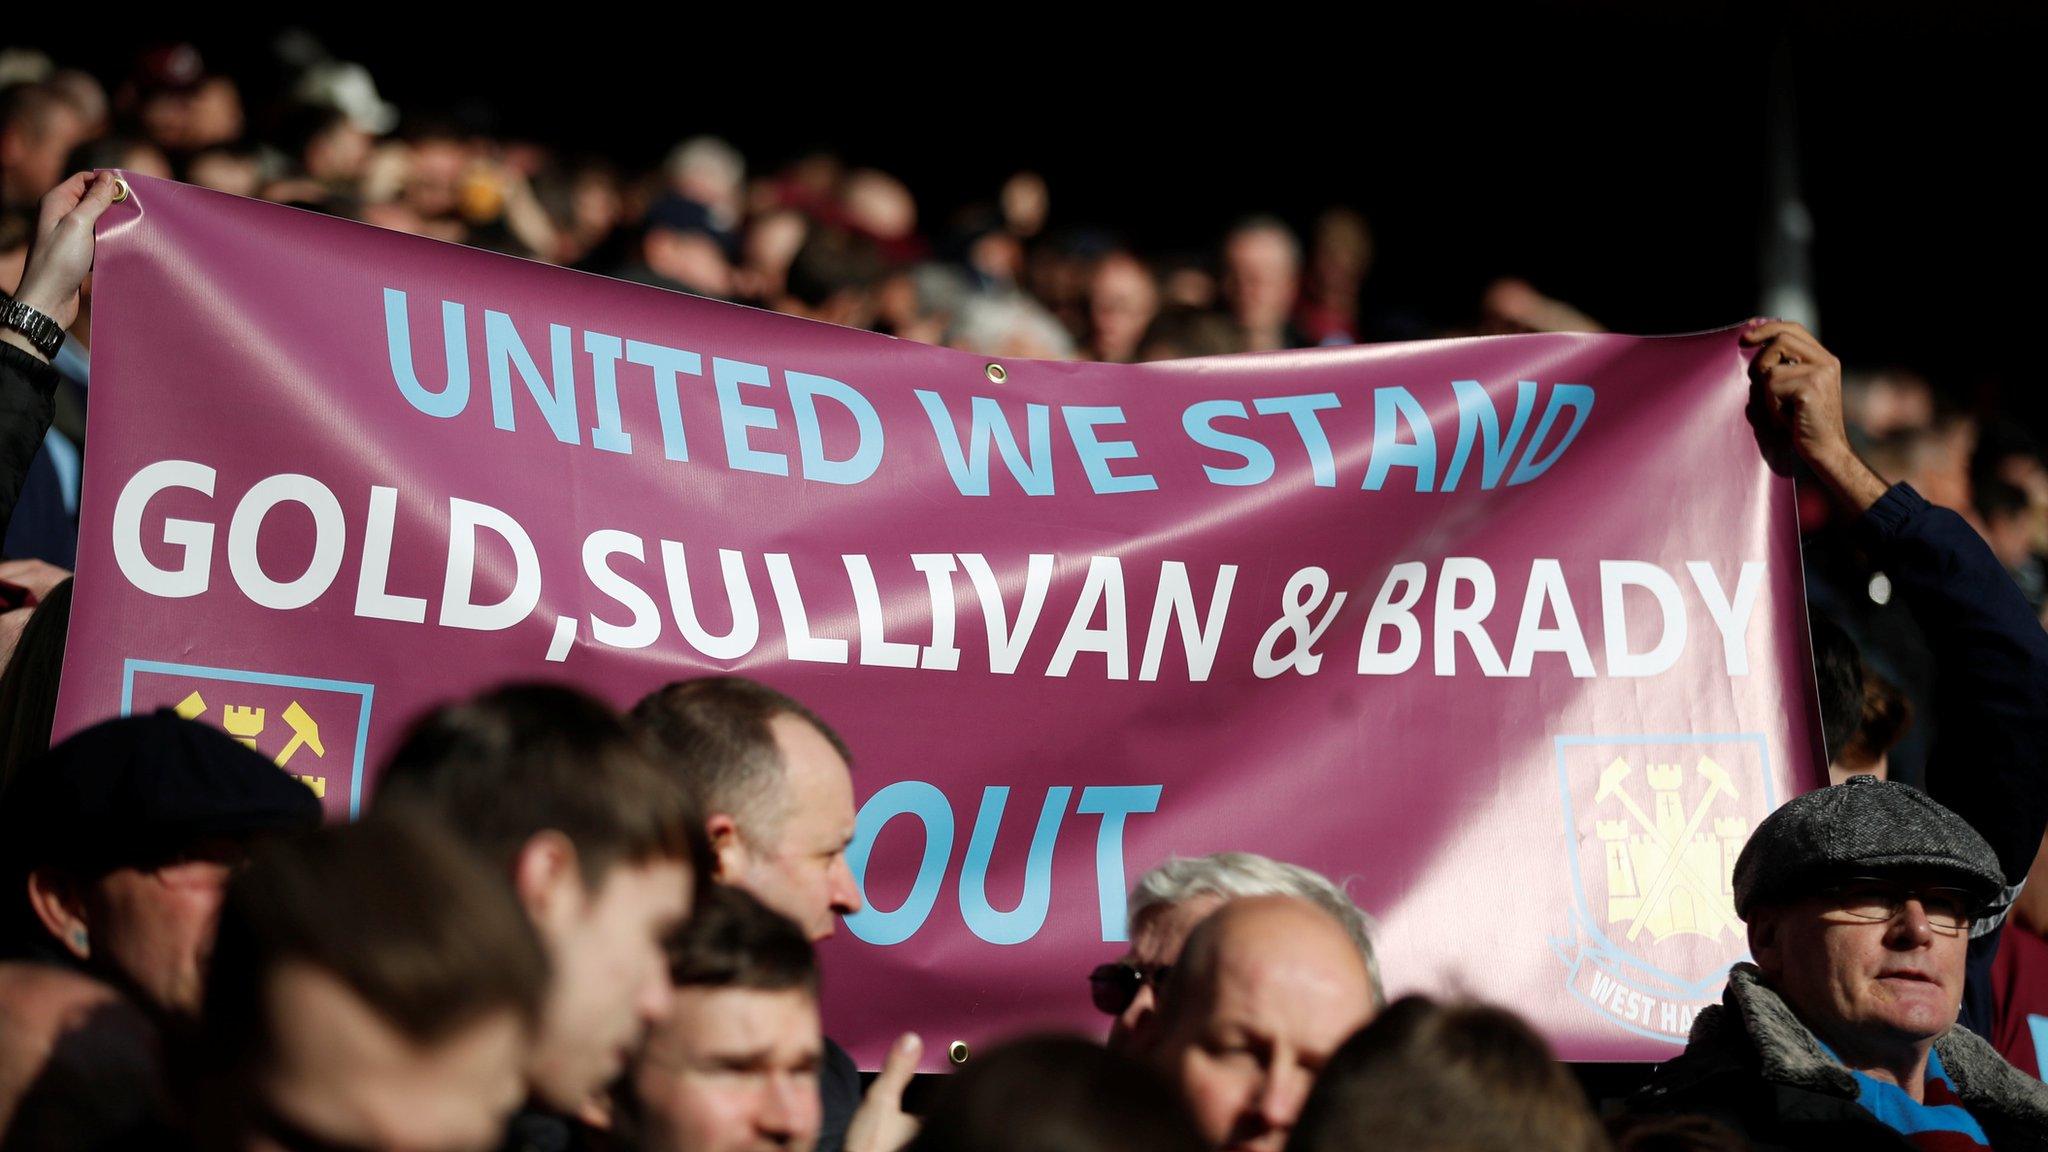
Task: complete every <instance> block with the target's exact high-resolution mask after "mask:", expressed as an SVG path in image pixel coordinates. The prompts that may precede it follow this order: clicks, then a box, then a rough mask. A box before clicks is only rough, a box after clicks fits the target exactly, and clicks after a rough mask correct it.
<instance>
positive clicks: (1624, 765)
mask: <svg viewBox="0 0 2048 1152" xmlns="http://www.w3.org/2000/svg"><path fill="white" fill-rule="evenodd" d="M1634 771H1635V769H1634V768H1633V767H1632V766H1631V765H1630V764H1629V762H1628V761H1627V760H1624V759H1621V758H1619V757H1617V758H1616V759H1615V761H1614V762H1613V763H1612V764H1609V765H1608V766H1607V769H1606V770H1605V771H1603V772H1602V773H1600V787H1599V790H1598V791H1597V792H1595V793H1594V795H1593V802H1594V803H1595V804H1599V803H1602V802H1604V801H1606V800H1607V799H1609V798H1610V797H1612V798H1614V799H1617V800H1619V801H1620V802H1621V806H1622V807H1623V808H1624V809H1626V810H1627V812H1628V814H1629V816H1630V818H1632V819H1633V820H1634V821H1635V822H1636V825H1637V826H1638V827H1640V828H1641V829H1642V830H1643V832H1644V833H1646V834H1647V835H1648V836H1649V837H1650V839H1651V840H1652V841H1653V842H1654V843H1655V844H1656V846H1657V847H1658V849H1659V850H1660V853H1661V856H1662V863H1661V865H1660V866H1659V867H1658V869H1657V874H1656V875H1655V877H1653V878H1652V879H1651V881H1650V885H1649V887H1647V888H1645V889H1644V890H1643V898H1642V903H1641V904H1640V905H1639V906H1638V907H1637V909H1636V914H1635V919H1633V920H1631V921H1630V922H1629V926H1628V932H1627V934H1626V936H1627V939H1628V940H1629V941H1630V942H1631V943H1633V942H1634V941H1635V939H1636V937H1637V936H1639V935H1641V934H1642V931H1643V924H1644V922H1645V921H1646V920H1648V919H1649V916H1650V913H1651V912H1652V911H1653V910H1654V909H1656V908H1657V907H1659V906H1660V905H1661V904H1662V903H1663V902H1664V901H1665V900H1666V898H1667V897H1668V896H1669V894H1670V892H1671V887H1672V885H1673V884H1676V883H1680V882H1683V883H1684V885H1685V887H1686V888H1687V889H1688V890H1689V891H1691V892H1692V894H1693V895H1694V896H1696V897H1698V898H1699V899H1700V900H1702V901H1704V902H1705V903H1706V904H1707V905H1708V906H1709V907H1711V908H1713V909H1714V911H1715V913H1716V914H1717V915H1719V916H1720V917H1721V918H1723V919H1725V920H1728V921H1733V920H1734V919H1735V908H1734V905H1733V903H1732V902H1731V901H1730V899H1729V898H1728V896H1727V894H1726V893H1724V892H1722V891H1721V885H1720V883H1719V882H1718V880H1717V879H1715V878H1713V877H1709V876H1702V875H1701V874H1700V872H1699V869H1698V868H1697V867H1696V866H1694V864H1693V863H1692V862H1691V861H1690V860H1688V859H1686V854H1685V848H1686V846H1687V845H1689V844H1691V843H1692V842H1693V837H1694V836H1695V835H1697V834H1698V832H1699V830H1700V825H1702V824H1704V823H1705V822H1706V819H1707V817H1708V815H1710V814H1711V813H1712V812H1713V808H1714V801H1716V800H1718V799H1719V798H1720V797H1721V795H1722V794H1723V793H1726V794H1727V795H1728V796H1729V797H1731V798H1734V799H1740V798H1741V793H1740V792H1738V791H1737V790H1736V788H1735V781H1734V780H1732V779H1730V778H1729V776H1728V773H1727V771H1726V770H1725V769H1723V768H1722V767H1721V766H1720V765H1719V764H1716V763H1714V761H1713V760H1711V759H1709V758H1708V757H1705V756H1702V757H1700V761H1699V766H1698V771H1699V774H1700V775H1702V776H1704V777H1706V779H1707V791H1706V793H1705V794H1704V795H1702V796H1701V797H1700V799H1699V803H1697V804H1696V805H1694V807H1693V810H1692V812H1691V813H1690V814H1688V815H1687V817H1686V824H1685V831H1683V832H1681V833H1680V834H1679V836H1678V838H1677V840H1676V841H1673V840H1671V839H1670V838H1668V837H1667V836H1666V835H1665V834H1664V831H1663V829H1662V828H1660V827H1659V826H1658V824H1657V822H1656V821H1655V820H1652V819H1651V818H1650V815H1649V813H1647V812H1645V811H1643V807H1642V805H1641V804H1639V803H1637V802H1636V798H1635V797H1634V796H1633V795H1632V794H1630V792H1629V791H1628V789H1626V788H1624V787H1622V784H1623V782H1624V781H1626V780H1627V779H1628V778H1629V776H1630V774H1632V773H1633V772H1634Z"/></svg>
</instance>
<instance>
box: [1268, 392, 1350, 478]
mask: <svg viewBox="0 0 2048 1152" xmlns="http://www.w3.org/2000/svg"><path fill="white" fill-rule="evenodd" d="M1337 405H1338V400H1337V394H1336V393H1335V392H1317V393H1315V394H1313V395H1309V396H1267V397H1264V398H1262V399H1258V400H1254V401H1252V407H1253V408H1256V409H1258V410H1259V412H1260V414H1261V415H1272V414H1273V413H1275V412H1285V413H1287V415H1288V416H1289V417H1290V418H1292V419H1293V421H1294V432H1295V435H1297V436H1300V437H1301V446H1302V447H1303V448H1305V449H1307V450H1308V463H1309V470H1310V472H1311V474H1312V475H1313V476H1314V477H1315V482H1316V487H1318V488H1335V487H1336V486H1337V459H1336V457H1335V456H1333V455H1331V453H1330V438H1329V436H1327V435H1325V434H1324V432H1323V423H1322V421H1320V420H1318V419H1316V413H1317V412H1320V411H1326V410H1328V409H1331V408H1335V407H1337Z"/></svg>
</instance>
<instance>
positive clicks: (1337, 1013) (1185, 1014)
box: [1153, 896, 1373, 1152]
mask: <svg viewBox="0 0 2048 1152" xmlns="http://www.w3.org/2000/svg"><path fill="white" fill-rule="evenodd" d="M1372 1015H1373V993H1372V977H1371V975H1370V973H1368V972H1367V970H1366V966H1365V960H1364V958H1363V957H1362V956H1361V955H1360V954H1359V951H1358V947H1357V945H1356V944H1354V943H1353V942H1352V939H1351V936H1350V935H1349V934H1348V933H1347V932H1346V931H1345V929H1344V926H1343V925H1341V924H1339V923H1338V922H1337V920H1336V919H1335V918H1334V917H1332V916H1331V915H1330V914H1329V913H1328V912H1325V911H1323V910H1322V909H1320V908H1317V907H1316V906H1314V905H1312V904H1309V903H1308V902H1306V901H1303V900H1298V899H1295V898H1294V897H1291V896H1251V897H1245V898H1242V899H1238V900H1232V901H1230V902H1229V903H1227V904H1225V905H1223V907H1222V908H1220V909H1218V910H1217V911H1216V912H1215V913H1213V914H1211V915H1210V916H1209V917H1208V918H1207V919H1205V920H1203V921H1202V922H1201V924H1199V925H1197V926H1196V928H1195V930H1194V932H1193V934H1191V935H1190V936H1189V937H1188V941H1187V945H1186V947H1185V948H1184V949H1183V950H1182V951H1181V955H1180V962H1179V963H1178V964H1177V965H1176V966H1175V967H1174V969H1173V974H1172V979H1171V982H1170V983H1169V984H1168V985H1167V986H1166V988H1165V995H1164V997H1163V1000H1162V1004H1161V1008H1160V1018H1159V1030H1158V1034H1157V1035H1158V1043H1157V1047H1156V1048H1154V1050H1153V1055H1154V1058H1155V1060H1156V1061H1157V1062H1158V1064H1159V1066H1160V1068H1161V1070H1162V1071H1164V1072H1165V1073H1166V1075H1167V1076H1168V1077H1170V1078H1171V1079H1172V1080H1173V1081H1174V1082H1175V1083H1177V1084H1179V1085H1180V1088H1181V1093H1182V1095H1184V1096H1185V1097H1186V1099H1187V1102H1188V1108H1189V1110H1190V1111H1191V1112H1193V1114H1194V1117H1195V1121H1196V1123H1197V1124H1198V1125H1200V1127H1201V1129H1202V1134H1203V1135H1204V1136H1206V1137H1207V1138H1208V1139H1209V1140H1210V1142H1211V1143H1213V1144H1215V1145H1216V1146H1217V1147H1218V1148H1221V1149H1224V1150H1226V1152H1280V1149H1281V1148H1282V1147H1283V1146H1284V1145H1285V1144H1286V1143H1287V1134H1288V1132H1289V1131H1290V1130H1291V1129H1292V1128H1293V1127H1294V1121H1295V1118H1296V1117H1297V1116H1299V1115H1300V1114H1301V1104H1302V1101H1303V1100H1305V1099H1306V1098H1307V1097H1308V1091H1309V1087H1310V1086H1311V1085H1312V1084H1313V1083H1314V1082H1315V1077H1316V1073H1317V1072H1318V1071H1320V1070H1321V1069H1322V1067H1323V1064H1324V1063H1325V1062H1326V1061H1328V1060H1329V1058H1330V1054H1331V1053H1332V1052H1335V1051H1336V1050H1337V1047H1338V1045H1340V1044H1342V1043H1343V1042H1344V1041H1345V1039H1347V1038H1348V1037H1349V1036H1350V1035H1351V1034H1352V1033H1353V1032H1355V1031H1357V1030H1358V1029H1359V1028H1360V1027H1362V1026H1363V1025H1364V1024H1365V1023H1366V1021H1368V1020H1370V1019H1372Z"/></svg>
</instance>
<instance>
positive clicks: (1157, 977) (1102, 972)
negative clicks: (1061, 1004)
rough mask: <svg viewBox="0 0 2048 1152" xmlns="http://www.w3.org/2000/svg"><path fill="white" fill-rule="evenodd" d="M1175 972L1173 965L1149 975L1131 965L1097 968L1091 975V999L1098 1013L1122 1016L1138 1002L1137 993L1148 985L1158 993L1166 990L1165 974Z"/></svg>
mask: <svg viewBox="0 0 2048 1152" xmlns="http://www.w3.org/2000/svg"><path fill="white" fill-rule="evenodd" d="M1171 971H1173V965H1171V964H1161V965H1160V966H1159V967H1157V968H1154V969H1153V970H1152V972H1151V974H1150V975H1147V974H1146V973H1145V972H1144V970H1142V969H1139V968H1135V967H1133V966H1131V965H1129V964H1122V963H1118V964H1098V965H1096V966H1095V969H1094V970H1093V971H1091V972H1089V973H1088V995H1089V997H1090V998H1091V999H1093V1000H1094V1001H1095V1007H1096V1010H1097V1011H1099V1012H1102V1013H1103V1014H1104V1015H1108V1016H1121V1015H1123V1014H1124V1010H1125V1009H1126V1008H1129V1007H1130V1006H1131V1001H1133V1000H1136V999H1137V998H1138V989H1140V988H1143V987H1144V986H1145V985H1146V984H1148V983H1149V984H1151V985H1152V990H1153V991H1154V992H1157V991H1158V990H1159V989H1161V988H1163V987H1165V986H1166V974H1167V973H1168V972H1171Z"/></svg>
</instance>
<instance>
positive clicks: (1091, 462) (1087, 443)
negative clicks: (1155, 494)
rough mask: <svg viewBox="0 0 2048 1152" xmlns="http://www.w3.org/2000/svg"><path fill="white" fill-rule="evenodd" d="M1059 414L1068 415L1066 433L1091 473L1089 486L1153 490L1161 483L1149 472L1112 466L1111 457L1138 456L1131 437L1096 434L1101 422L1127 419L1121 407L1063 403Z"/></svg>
mask: <svg viewBox="0 0 2048 1152" xmlns="http://www.w3.org/2000/svg"><path fill="white" fill-rule="evenodd" d="M1060 415H1061V416H1063V417H1065V418H1066V421H1067V435H1068V436H1069V437H1070V438H1072V439H1073V441H1074V451H1075V452H1076V453H1078V454H1079V455H1080V457H1081V468H1082V470H1083V471H1085V472H1087V473H1088V486H1089V487H1090V488H1093V489H1094V490H1095V491H1096V492H1097V493H1098V494H1101V493H1109V492H1151V491H1154V490H1156V489H1157V488H1158V487H1159V481H1157V480H1155V479H1153V478H1152V475H1151V474H1150V473H1148V472H1134V473H1132V474H1131V475H1129V476H1118V475H1116V474H1115V473H1113V472H1111V471H1110V470H1109V462H1110V461H1111V460H1134V459H1136V458H1137V456H1138V447H1137V445H1135V444H1133V443H1131V442H1130V441H1129V440H1099V439H1097V438H1096V435H1095V429H1096V428H1098V427H1100V426H1101V425H1104V424H1121V423H1123V422H1124V410H1123V409H1122V408H1117V407H1106V408H1067V407H1062V408H1061V409H1060Z"/></svg>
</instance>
